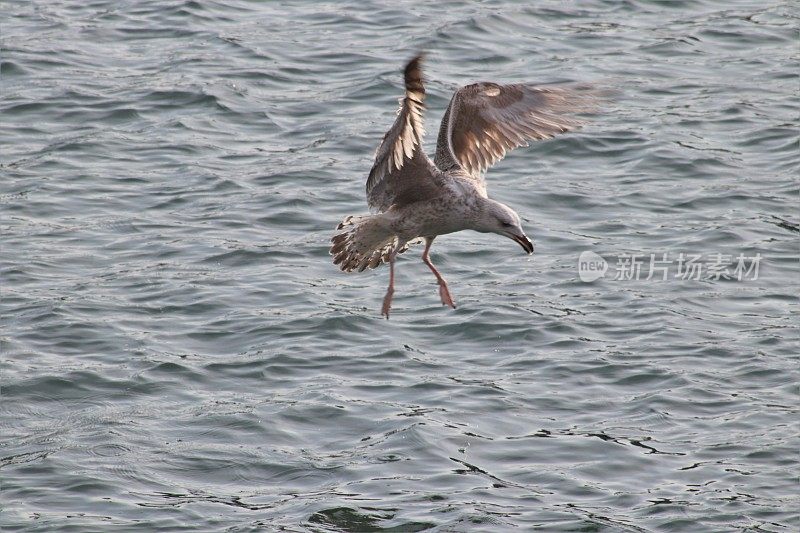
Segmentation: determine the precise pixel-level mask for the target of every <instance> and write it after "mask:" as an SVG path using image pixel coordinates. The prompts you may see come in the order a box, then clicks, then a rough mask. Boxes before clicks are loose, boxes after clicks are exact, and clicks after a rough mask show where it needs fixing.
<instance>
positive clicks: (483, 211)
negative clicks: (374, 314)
mask: <svg viewBox="0 0 800 533" xmlns="http://www.w3.org/2000/svg"><path fill="white" fill-rule="evenodd" d="M423 58H424V56H423V55H422V54H420V55H418V56H416V57H414V58H413V59H412V60H411V61H409V62H408V64H407V65H406V67H405V71H404V81H405V94H404V96H403V97H401V98H400V109H399V110H398V112H397V119H396V120H395V121H394V124H393V125H392V127H391V128H390V129H389V131H388V132H387V133H386V135H384V137H383V140H382V141H381V143H380V145H379V146H378V150H377V152H376V153H375V163H374V164H373V166H372V170H370V173H369V176H368V178H367V186H366V193H367V204H368V205H369V207H370V208H371V210H372V211H373V214H370V215H352V216H348V217H346V218H345V219H344V220H343V221H342V222H341V223H340V224H339V225H338V227H337V230H338V231H340V232H339V233H337V234H336V235H334V237H333V238H332V239H331V242H332V246H331V248H330V253H331V255H333V263H334V264H335V265H338V266H339V268H340V269H341V270H342V271H344V272H352V271H354V270H358V271H359V272H360V271H363V270H365V269H367V268H375V267H377V266H379V265H381V264H383V263H389V287H388V289H387V290H386V295H385V296H384V298H383V306H382V308H381V315H382V316H384V317H386V318H387V319H388V318H389V310H390V309H391V305H392V297H393V295H394V268H395V259H396V258H397V255H398V254H400V253H403V252H405V251H406V250H407V249H408V247H409V245H410V244H414V243H417V242H420V241H424V242H425V249H424V251H423V252H422V261H423V262H424V263H425V264H426V265H427V266H428V268H429V269H430V270H431V272H433V275H434V276H436V282H437V283H438V285H439V297H440V298H441V300H442V305H445V306H450V307H452V308H453V309H455V307H456V306H455V303H453V297H452V295H451V294H450V289H449V288H448V286H447V282H446V281H445V279H444V276H442V274H441V272H439V270H437V268H436V267H435V266H434V265H433V263H432V262H431V258H430V250H431V245H432V244H433V241H434V239H435V238H436V237H437V236H439V235H445V234H448V233H454V232H457V231H462V230H474V231H478V232H481V233H496V234H498V235H501V236H503V237H507V238H509V239H511V240H513V241H515V242H516V243H517V244H519V245H520V246H521V247H522V249H523V250H525V252H526V253H528V254H532V253H533V243H532V242H531V240H530V239H529V238H528V236H527V235H525V232H524V231H523V229H522V224H521V222H520V217H519V215H518V214H517V213H516V212H515V211H514V210H513V209H511V208H510V207H508V206H507V205H504V204H502V203H500V202H498V201H496V200H492V199H491V198H489V197H488V195H487V193H486V182H485V180H484V173H485V172H486V170H487V169H488V168H489V167H490V166H492V165H493V164H495V163H496V162H498V161H499V160H501V159H502V158H503V157H504V156H505V155H506V153H507V152H509V151H510V150H513V149H514V148H517V147H519V146H523V145H524V146H527V145H528V142H527V141H529V140H539V139H549V138H551V137H553V136H554V135H557V134H559V133H563V132H566V131H570V130H572V129H575V128H577V127H578V126H580V125H581V124H582V122H581V121H579V120H577V119H575V118H571V115H573V114H575V113H579V112H582V111H586V110H587V109H588V107H589V106H588V105H587V104H589V103H590V100H591V95H590V93H588V92H583V93H582V91H581V90H580V88H578V87H568V86H556V85H553V86H536V85H532V84H528V83H514V84H508V85H500V84H497V83H492V82H481V83H474V84H472V85H466V86H464V87H461V88H459V89H458V90H457V91H456V92H455V94H454V95H453V97H452V99H451V100H450V104H449V105H448V107H447V111H445V114H444V118H443V119H442V123H441V126H440V127H439V136H438V139H437V143H436V155H435V156H434V159H433V161H431V160H430V158H429V157H428V156H427V155H426V154H425V152H424V151H423V148H422V138H423V135H424V130H423V111H424V109H425V105H424V101H425V87H424V85H423V79H422V61H423Z"/></svg>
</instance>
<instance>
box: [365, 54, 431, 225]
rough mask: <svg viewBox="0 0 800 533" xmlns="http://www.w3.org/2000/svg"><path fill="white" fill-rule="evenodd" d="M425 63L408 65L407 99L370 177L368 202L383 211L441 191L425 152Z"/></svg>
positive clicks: (381, 148) (419, 57)
mask: <svg viewBox="0 0 800 533" xmlns="http://www.w3.org/2000/svg"><path fill="white" fill-rule="evenodd" d="M421 63H422V55H418V56H417V57H415V58H414V59H412V60H411V61H409V63H408V65H406V69H405V85H406V93H405V96H404V97H403V98H402V99H401V100H400V109H399V110H398V112H397V119H396V120H395V121H394V124H393V125H392V127H391V128H390V129H389V131H388V132H386V135H384V137H383V141H381V144H380V146H378V151H377V152H376V153H375V164H374V165H373V166H372V170H371V171H370V173H369V177H368V178H367V203H368V204H369V206H370V207H371V208H373V209H377V210H379V211H384V210H386V209H388V208H389V207H390V206H391V205H392V204H406V203H411V202H414V201H417V200H421V199H424V198H428V197H431V196H433V195H435V193H436V191H437V190H438V185H436V183H435V182H434V176H435V169H434V167H433V164H432V163H431V160H430V159H429V158H428V156H427V155H425V154H424V153H423V151H422V136H423V135H424V133H425V132H424V131H423V128H422V112H423V110H424V108H425V106H424V103H423V102H424V100H425V88H424V86H423V84H422V66H421Z"/></svg>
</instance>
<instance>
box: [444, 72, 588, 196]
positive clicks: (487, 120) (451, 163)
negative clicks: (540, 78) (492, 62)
mask: <svg viewBox="0 0 800 533" xmlns="http://www.w3.org/2000/svg"><path fill="white" fill-rule="evenodd" d="M593 102H594V98H593V96H592V91H591V90H589V89H588V88H583V89H582V88H580V87H577V86H575V87H568V86H560V87H559V86H551V87H547V86H538V87H537V86H535V85H529V84H524V83H515V84H511V85H498V84H497V83H491V82H483V83H475V84H473V85H467V86H466V87H462V88H460V89H459V90H458V91H456V94H455V95H453V99H452V100H451V101H450V106H449V107H448V108H447V112H446V113H445V116H444V118H443V119H442V125H441V127H440V129H439V138H438V141H437V146H436V158H435V159H434V162H435V163H436V166H437V167H439V169H441V170H443V171H444V170H450V169H452V168H454V167H457V166H458V167H461V168H462V169H463V170H465V171H466V172H467V173H468V174H469V175H470V176H472V177H473V178H474V179H476V180H480V181H481V182H482V175H483V173H484V172H486V169H488V168H489V167H490V166H492V165H493V164H495V163H496V162H498V161H500V160H501V159H502V158H503V157H505V155H506V153H507V152H509V151H511V150H513V149H514V148H517V147H518V146H522V145H525V146H527V144H528V141H529V140H538V139H549V138H550V137H553V136H555V135H558V134H559V133H563V132H566V131H569V130H573V129H575V128H577V127H578V126H580V125H581V124H582V122H581V121H580V120H578V119H577V118H575V117H574V115H575V114H577V113H581V112H585V111H588V110H590V109H591V108H592V107H593V105H592V104H593Z"/></svg>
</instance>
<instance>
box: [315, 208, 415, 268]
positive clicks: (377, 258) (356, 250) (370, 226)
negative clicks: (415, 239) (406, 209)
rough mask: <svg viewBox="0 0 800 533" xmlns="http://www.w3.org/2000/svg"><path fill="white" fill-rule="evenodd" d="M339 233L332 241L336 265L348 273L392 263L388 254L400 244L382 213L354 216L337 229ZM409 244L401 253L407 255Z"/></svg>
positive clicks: (399, 251) (404, 246) (345, 220)
mask: <svg viewBox="0 0 800 533" xmlns="http://www.w3.org/2000/svg"><path fill="white" fill-rule="evenodd" d="M336 229H337V230H343V231H341V232H340V233H337V234H336V235H334V236H333V238H332V239H331V242H332V243H333V244H332V246H331V250H330V252H331V255H332V256H333V264H334V265H339V268H340V269H342V270H343V271H345V272H352V271H353V270H358V271H359V272H361V271H363V270H364V269H367V268H375V267H377V266H378V265H380V264H381V263H386V262H388V261H389V254H390V253H391V252H392V250H394V248H395V247H396V246H397V244H398V238H397V235H395V234H394V232H392V230H391V228H390V227H389V225H388V224H387V223H386V221H385V220H384V217H382V216H381V215H380V214H378V215H364V216H357V215H352V216H349V217H346V218H345V219H344V220H342V222H341V223H340V224H339V225H338V226H337V228H336ZM407 248H408V244H405V245H403V246H402V247H401V248H400V250H398V253H402V252H405V251H406V249H407Z"/></svg>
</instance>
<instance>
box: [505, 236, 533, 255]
mask: <svg viewBox="0 0 800 533" xmlns="http://www.w3.org/2000/svg"><path fill="white" fill-rule="evenodd" d="M508 236H509V237H510V238H511V239H513V240H515V241H516V242H518V243H519V245H520V246H522V249H523V250H525V251H526V252H527V253H529V254H532V253H533V243H532V242H531V240H530V239H529V238H528V237H527V236H526V235H525V234H524V233H523V234H521V235H515V234H513V233H509V234H508Z"/></svg>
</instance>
